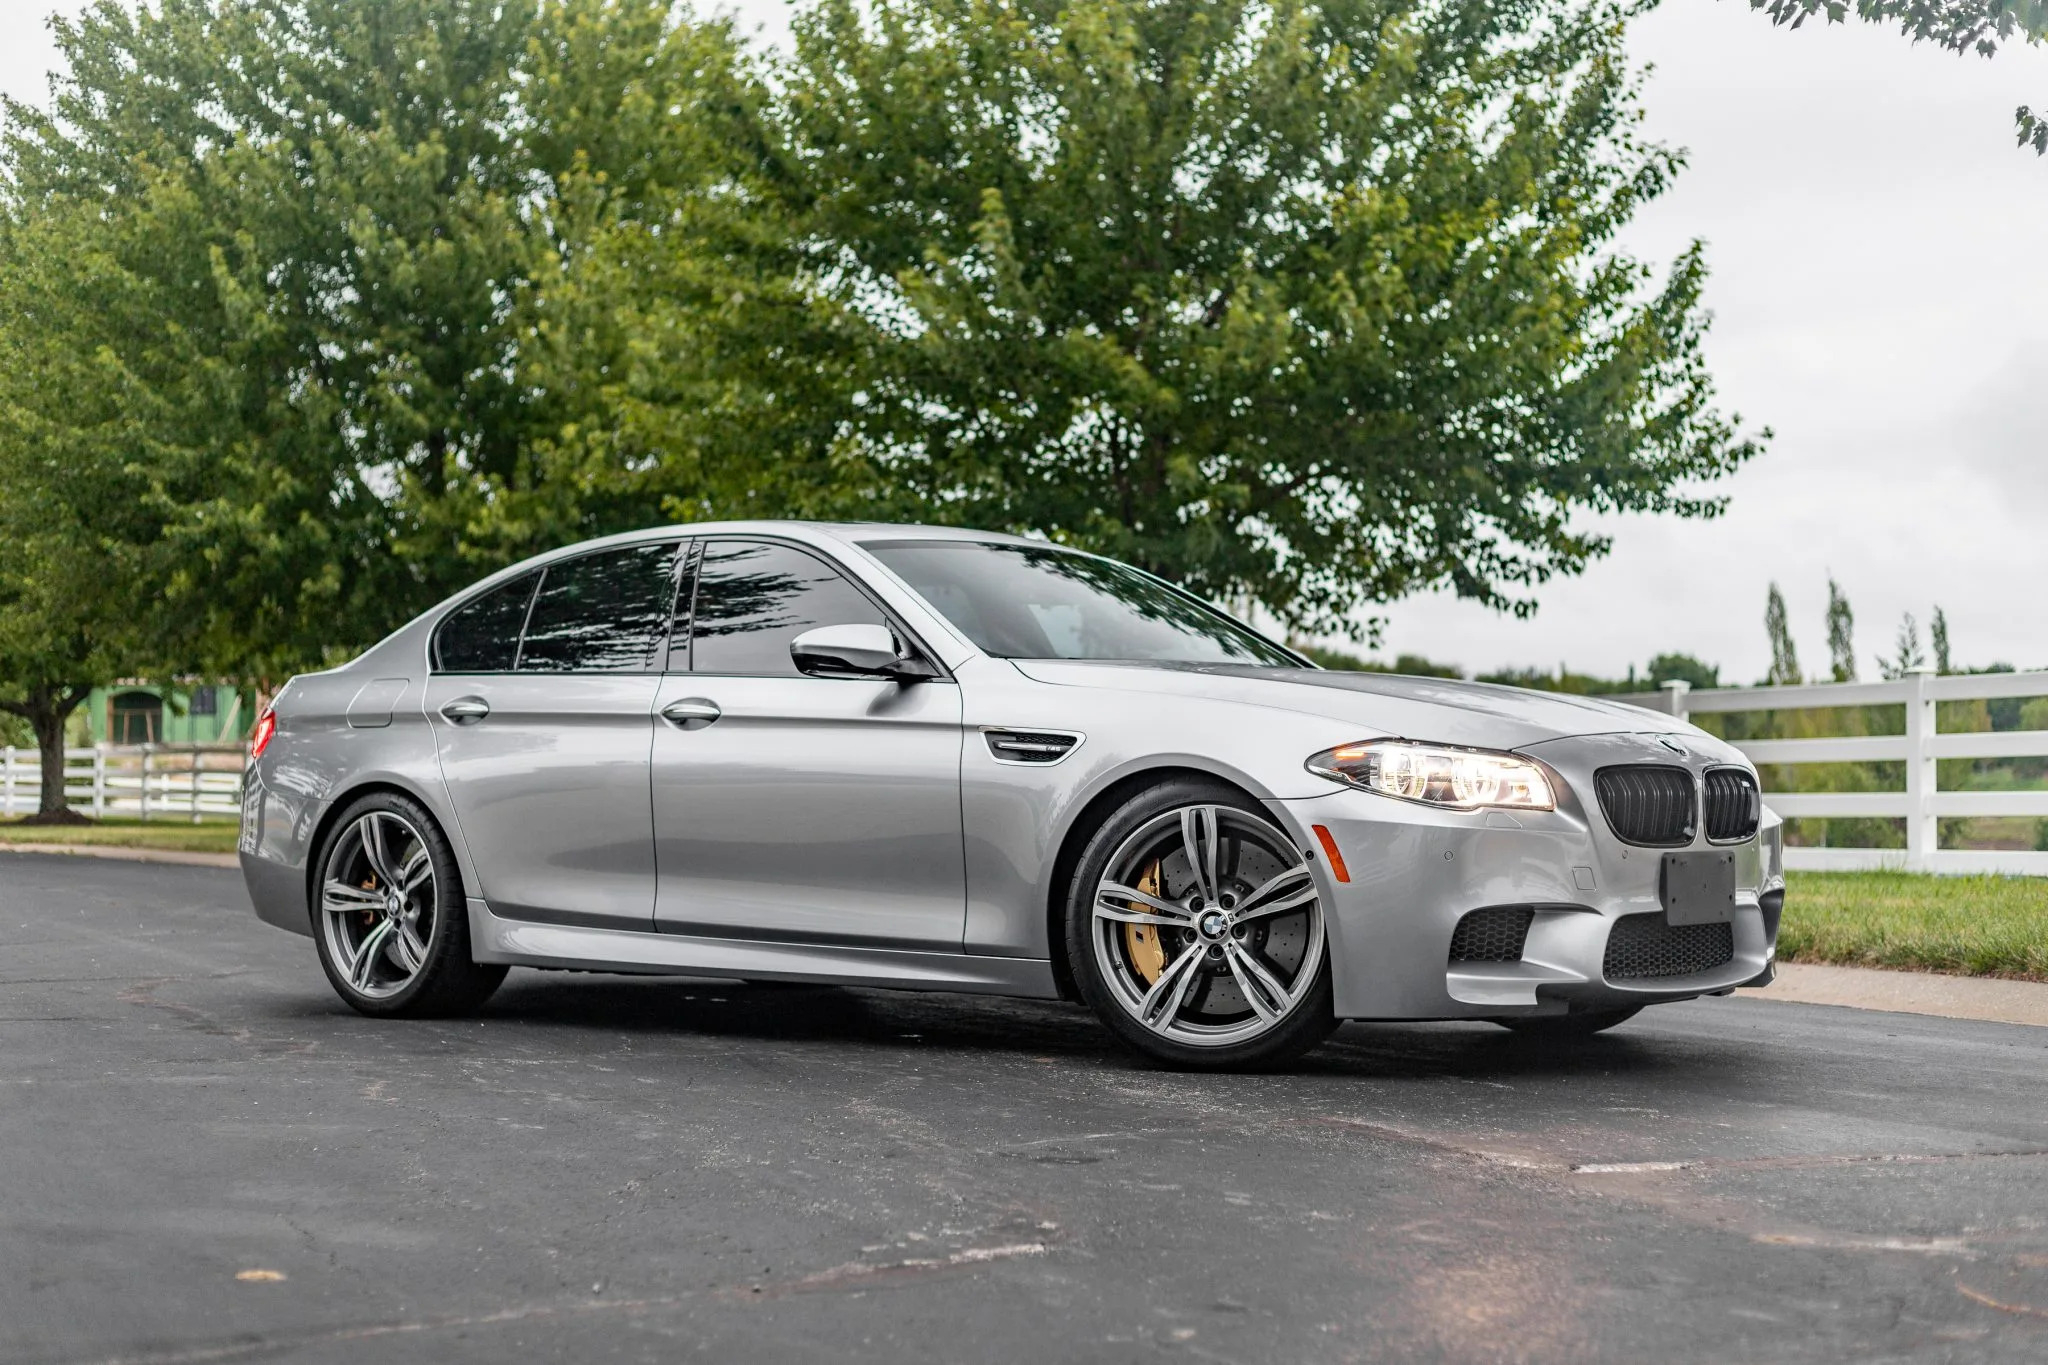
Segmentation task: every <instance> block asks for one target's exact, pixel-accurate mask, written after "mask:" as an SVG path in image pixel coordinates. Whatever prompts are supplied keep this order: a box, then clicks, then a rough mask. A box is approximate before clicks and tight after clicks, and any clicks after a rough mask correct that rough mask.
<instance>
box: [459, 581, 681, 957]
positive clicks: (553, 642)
mask: <svg viewBox="0 0 2048 1365" xmlns="http://www.w3.org/2000/svg"><path fill="white" fill-rule="evenodd" d="M676 561H677V545H676V543H675V542H672V541H671V542H664V543H661V544H655V545H634V546H628V547H625V548H622V549H612V550H600V551H596V552H594V553H591V554H587V555H582V556H579V557H577V558H574V559H567V560H560V561H557V562H556V563H553V564H550V565H548V566H547V568H546V570H545V571H544V572H542V573H537V574H534V575H530V576H529V578H530V579H531V580H532V581H531V582H528V581H527V580H524V579H522V580H519V581H518V582H516V583H513V584H508V585H506V586H505V587H504V588H501V589H499V590H497V591H496V592H494V593H492V594H489V595H487V596H486V597H484V598H480V599H478V600H477V601H476V602H474V603H471V604H470V605H468V606H465V607H462V608H460V609H458V610H457V611H456V612H455V613H453V614H452V615H451V616H450V617H449V619H448V621H447V622H446V623H444V624H443V626H442V627H441V629H440V631H439V632H438V633H437V635H436V640H435V648H436V654H437V657H436V672H435V674H434V676H433V677H432V679H431V680H430V681H429V683H428V687H427V714H428V719H429V721H430V723H431V724H432V725H433V727H434V733H435V737H436V740H437V743H438V745H439V750H440V758H441V772H442V775H443V777H444V778H445V779H446V780H447V783H448V793H449V797H450V800H451V801H452V803H453V805H454V808H455V813H456V818H457V821H458V822H459V823H460V825H461V828H462V837H463V839H464V841H465V842H466V843H467V844H468V846H469V853H470V857H471V860H472V862H473V863H474V865H475V867H476V870H477V876H478V879H479V881H480V883H481V885H480V886H479V887H478V888H476V889H477V890H478V891H480V892H481V894H482V895H483V897H484V899H485V900H487V901H488V902H489V903H490V906H491V909H492V910H493V911H494V912H496V913H497V914H500V915H504V916H507V917H510V918H514V919H529V920H539V921H543V922H546V923H553V924H580V925H590V926H596V927H602V928H617V929H638V930H646V929H648V928H650V927H651V926H652V921H653V914H654V893H655V876H654V828H653V815H652V806H651V801H650V796H649V790H648V767H647V765H648V747H649V743H650V741H651V739H652V736H653V721H652V719H651V716H652V710H653V702H654V696H655V692H656V690H657V688H658V687H659V686H660V681H661V678H660V672H659V667H660V661H661V659H662V658H663V657H665V654H666V646H667V627H668V621H669V618H670V614H671V610H672V605H673V602H674V597H675V574H676ZM522 584H523V585H524V589H523V591H524V594H525V595H524V596H523V597H522V595H521V593H522V588H521V585H522ZM515 622H516V624H515ZM508 639H509V641H510V645H509V647H508V646H507V641H508Z"/></svg>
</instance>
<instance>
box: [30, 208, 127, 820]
mask: <svg viewBox="0 0 2048 1365" xmlns="http://www.w3.org/2000/svg"><path fill="white" fill-rule="evenodd" d="M159 303H160V301H159V300H156V299H153V298H151V297H149V296H148V295H147V293H146V291H138V290H137V289H136V288H135V282H134V281H133V279H132V278H131V277H129V276H127V275H126V274H125V272H123V271H121V270H120V269H119V268H118V267H116V266H114V265H113V263H112V261H111V259H110V252H109V250H108V244H107V240H106V236H105V233H104V231H103V225H102V224H101V223H99V222H98V221H97V220H96V218H94V217H93V216H91V215H81V214H75V213H74V214H67V215H48V216H44V217H40V218H37V219H34V220H29V221H13V220H9V219H7V218H5V217H0V713H5V714H7V715H8V716H10V717H13V718H16V719H17V720H18V721H20V722H21V723H22V724H23V725H25V726H26V728H27V729H28V730H29V731H30V733H31V735H32V736H33V739H34V743H35V746H36V748H37V750H38V754H39V757H40V762H41V767H42V783H41V792H40V798H39V802H38V810H37V813H36V815H35V816H34V817H32V818H33V819H35V820H37V821H40V822H44V823H58V822H63V821H66V820H71V819H78V818H80V817H77V816H74V815H72V814H71V812H70V810H69V808H68V805H67V803H66V800H65V794H64V729H65V722H66V720H67V719H69V717H70V716H71V714H72V712H73V711H75V710H76V709H77V707H78V705H79V703H81V702H83V701H84V700H85V698H86V695H87V694H88V693H89V692H90V691H91V690H92V687H93V684H95V683H97V682H100V681H102V680H104V679H107V678H110V677H114V676H117V675H120V674H125V673H135V672H142V671H145V670H146V669H147V668H148V667H149V666H150V664H151V663H152V662H153V656H152V654H151V652H150V646H149V643H148V641H147V640H146V638H145V635H144V631H143V629H142V623H143V621H144V619H145V618H146V613H147V611H148V607H149V603H150V602H151V600H152V597H153V590H154V587H155V581H156V574H155V573H154V572H153V564H152V556H151V551H150V547H151V546H152V545H153V544H154V543H155V542H156V541H157V540H158V538H159V536H160V532H161V529H162V528H161V520H160V515H159V512H160V509H159V507H158V505H157V503H156V500H155V498H154V496H153V489H152V487H151V483H150V480H149V478H148V477H147V475H146V474H145V473H144V472H143V471H145V470H146V469H147V468H148V467H149V466H150V464H151V462H152V461H151V456H152V450H151V437H150V435H149V427H150V425H151V418H152V417H153V416H154V415H155V412H154V408H155V406H156V405H155V403H154V400H153V396H152V394H151V393H150V392H149V390H148V388H147V386H146V385H145V384H143V383H141V382H139V379H138V376H137V374H136V373H135V372H134V371H133V370H131V369H130V368H129V367H128V366H127V365H125V364H123V363H122V362H121V361H120V360H119V359H118V358H116V357H115V356H113V355H112V354H111V353H109V352H108V351H107V350H106V349H104V348H101V347H95V346H94V345H93V338H94V337H95V336H96V335H98V334H99V333H100V332H101V331H102V330H103V329H105V328H107V327H120V326H122V325H124V324H132V323H133V322H135V320H136V319H137V318H138V317H140V316H147V315H148V314H149V313H150V312H151V311H152V310H153V309H154V308H155V307H157V306H159Z"/></svg>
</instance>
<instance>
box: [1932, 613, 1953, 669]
mask: <svg viewBox="0 0 2048 1365" xmlns="http://www.w3.org/2000/svg"><path fill="white" fill-rule="evenodd" d="M1927 634H1928V637H1929V639H1930V640H1931V641H1932V643H1933V646H1934V671H1935V672H1937V673H1953V672H1954V671H1955V670H1954V669H1953V668H1951V667H1950V666H1949V657H1948V617H1947V616H1945V615H1943V614H1942V610H1941V608H1940V607H1936V608H1935V609H1934V622H1933V624H1932V625H1930V626H1929V627H1928V628H1927Z"/></svg>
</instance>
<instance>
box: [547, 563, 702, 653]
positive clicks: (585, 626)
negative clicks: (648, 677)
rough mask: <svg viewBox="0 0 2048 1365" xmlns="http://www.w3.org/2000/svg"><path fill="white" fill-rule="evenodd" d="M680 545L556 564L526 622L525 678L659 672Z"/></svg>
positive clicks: (551, 569) (673, 603)
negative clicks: (528, 675) (658, 654)
mask: <svg viewBox="0 0 2048 1365" xmlns="http://www.w3.org/2000/svg"><path fill="white" fill-rule="evenodd" d="M675 564H676V545H675V542H673V541H671V542H669V543H667V544H662V545H634V546H630V547H628V548H626V549H623V550H604V551H600V552H599V553H597V554H588V555H583V556H580V557H579V558H576V559H568V560H563V561H561V562H559V563H555V564H550V565H548V567H547V571H546V574H545V576H544V577H543V578H542V580H541V585H540V593H539V594H538V595H537V596H536V597H535V598H534V599H533V611H532V612H531V613H530V614H529V615H528V616H527V620H526V638H525V641H524V643H523V644H522V645H521V646H520V650H519V671H520V672H521V673H637V672H646V671H650V670H652V669H654V668H655V666H656V665H655V651H656V650H657V649H658V648H659V647H660V645H661V644H662V642H663V641H664V640H665V639H666V638H667V635H668V619H669V612H670V610H671V609H672V608H673V607H674V605H675V593H676V581H675Z"/></svg>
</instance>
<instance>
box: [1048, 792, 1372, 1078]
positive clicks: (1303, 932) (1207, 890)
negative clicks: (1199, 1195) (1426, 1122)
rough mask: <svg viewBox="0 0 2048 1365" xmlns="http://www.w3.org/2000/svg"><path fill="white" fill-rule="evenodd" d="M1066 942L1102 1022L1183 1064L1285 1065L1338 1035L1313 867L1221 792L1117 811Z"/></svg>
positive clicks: (1150, 797)
mask: <svg viewBox="0 0 2048 1365" xmlns="http://www.w3.org/2000/svg"><path fill="white" fill-rule="evenodd" d="M1066 938H1067V961H1068V963H1069V964H1070V965H1071V967H1072V968H1073V972H1074V979H1075V983H1076V985H1078V986H1079V988H1080V990H1081V994H1082V996H1083V998H1084V999H1086V1000H1087V1002H1088V1003H1089V1005H1091V1006H1092V1007H1093V1008H1094V1010H1095V1012H1096V1014H1097V1015H1099V1016H1100V1017H1101V1019H1102V1021H1103V1022H1104V1023H1105V1024H1107V1025H1108V1026H1109V1028H1110V1030H1111V1031H1112V1032H1114V1033H1115V1034H1116V1035H1117V1037H1119V1038H1121V1039H1122V1040H1123V1041H1124V1042H1125V1043H1127V1044H1129V1045H1130V1046H1131V1047H1133V1048H1135V1049H1137V1050H1138V1051H1139V1052H1142V1053H1144V1054H1145V1055H1146V1056H1148V1057H1151V1058H1153V1059H1154V1060H1157V1061H1161V1062H1165V1063H1167V1064H1169V1065H1172V1066H1179V1067H1189V1068H1200V1069H1217V1070H1221V1069H1232V1068H1249V1067H1261V1066H1273V1065H1276V1064H1279V1063H1281V1062H1285V1061H1288V1060H1291V1059H1292V1058H1294V1057H1297V1056H1299V1055H1300V1054H1301V1053H1303V1052H1306V1051H1307V1050H1308V1049H1310V1048H1312V1047H1314V1046H1315V1045H1316V1044H1317V1043H1319V1042H1321V1041H1322V1040H1323V1039H1324V1038H1326V1037H1328V1036H1329V1034H1330V1031H1331V1030H1332V1029H1333V1028H1335V1027H1336V1019H1335V1018H1334V1017H1333V1016H1332V1014H1331V1002H1330V964H1329V958H1328V953H1327V951H1326V943H1325V938H1324V932H1323V906H1322V899H1321V893H1320V891H1319V889H1318V887H1317V885H1316V880H1315V876H1314V873H1313V871H1312V870H1311V868H1310V865H1309V863H1308V860H1307V859H1306V858H1304V857H1303V856H1302V853H1301V850H1300V849H1299V848H1297V847H1296V846H1295V844H1294V841H1293V840H1292V839H1290V838H1288V837H1287V835H1286V833H1285V832H1284V831H1282V830H1281V829H1280V828H1279V827H1278V826H1276V825H1275V824H1273V822H1272V821H1271V820H1269V819H1267V818H1266V816H1265V814H1264V812H1262V811H1261V810H1260V809H1259V807H1258V805H1257V803H1255V802H1254V801H1252V800H1251V799H1250V798H1248V797H1246V796H1244V795H1243V794H1242V793H1239V792H1237V791H1234V790H1233V789H1231V788H1228V787H1224V786H1221V785H1220V784H1213V783H1204V782H1197V781H1175V782H1168V783H1163V784H1161V785H1160V786H1157V787H1154V788H1152V789H1150V790H1148V791H1145V792H1142V793H1140V794H1138V795H1137V796H1135V797H1133V798H1132V799H1131V800H1129V801H1127V802H1125V803H1124V805H1123V806H1121V807H1119V808H1118V809H1117V810H1116V811H1115V812H1114V813H1112V814H1111V815H1110V817H1109V818H1108V819H1107V820H1105V821H1104V822H1103V823H1102V825H1101V827H1100V828H1099V829H1097V830H1096V831H1095V834H1094V836H1093V837H1092V838H1090V839H1089V841H1088V844H1087V847H1086V848H1085V849H1084V850H1083V852H1082V854H1081V858H1080V861H1079V864H1078V866H1077V867H1076V869H1075V872H1074V880H1073V883H1072V886H1071V888H1070V890H1069V894H1068V899H1067V923H1066Z"/></svg>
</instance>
